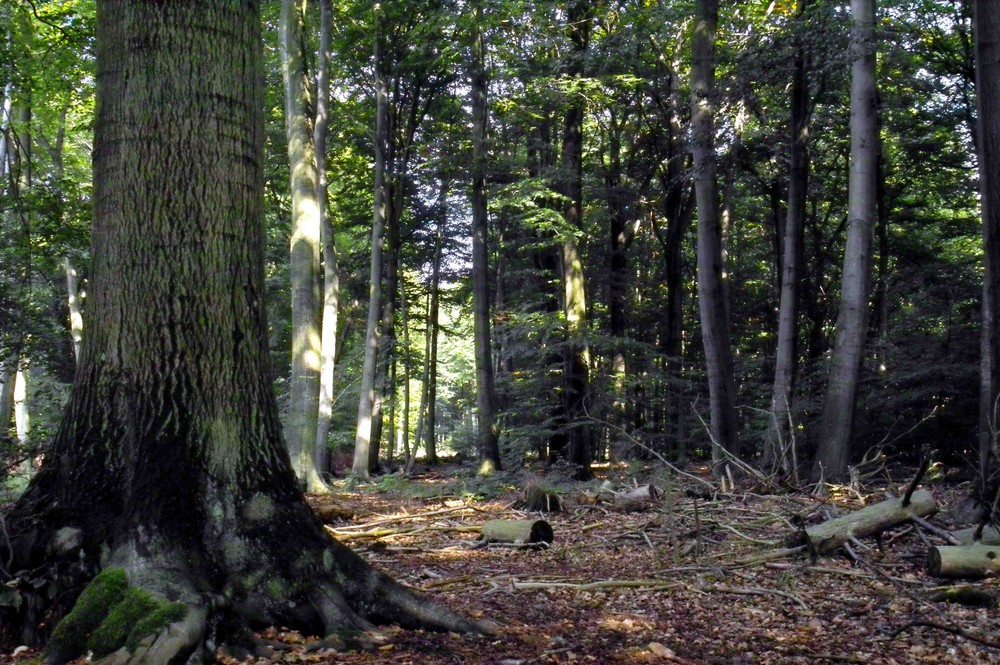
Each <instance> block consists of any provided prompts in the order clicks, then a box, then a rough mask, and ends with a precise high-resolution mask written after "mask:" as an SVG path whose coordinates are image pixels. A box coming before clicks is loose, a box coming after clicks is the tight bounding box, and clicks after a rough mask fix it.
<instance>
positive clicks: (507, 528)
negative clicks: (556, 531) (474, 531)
mask: <svg viewBox="0 0 1000 665" xmlns="http://www.w3.org/2000/svg"><path fill="white" fill-rule="evenodd" d="M481 537H482V539H483V540H485V541H486V542H488V543H514V544H515V545H531V544H539V545H540V544H545V545H551V544H552V540H553V533H552V527H551V526H550V525H549V523H548V522H546V521H545V520H490V521H489V522H487V523H486V524H484V525H483V530H482V535H481Z"/></svg>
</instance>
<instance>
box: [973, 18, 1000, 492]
mask: <svg viewBox="0 0 1000 665" xmlns="http://www.w3.org/2000/svg"><path fill="white" fill-rule="evenodd" d="M973 11H974V19H973V23H974V26H975V45H976V101H977V121H978V129H979V131H978V146H977V147H978V153H979V191H980V201H981V205H982V214H983V246H984V248H985V253H986V260H985V263H986V280H985V285H984V288H983V294H984V297H983V326H982V328H983V344H982V349H983V357H984V360H983V363H982V367H983V378H982V381H981V383H982V387H983V395H982V397H981V400H980V404H981V411H983V412H984V413H981V414H980V428H981V430H982V431H981V432H980V450H979V468H980V474H981V477H982V478H983V479H984V480H986V481H987V482H989V481H992V482H996V475H997V468H998V454H1000V451H998V447H997V432H998V431H1000V425H998V422H1000V418H998V417H997V413H998V412H1000V410H998V408H997V403H998V401H1000V398H998V394H1000V297H998V294H1000V8H998V7H997V3H996V2H993V1H991V0H974V2H973ZM993 491H996V490H995V489H994V490H993Z"/></svg>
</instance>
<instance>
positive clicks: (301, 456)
mask: <svg viewBox="0 0 1000 665" xmlns="http://www.w3.org/2000/svg"><path fill="white" fill-rule="evenodd" d="M304 33H305V1H304V0H282V3H281V71H282V77H283V80H284V84H285V128H286V131H287V139H288V162H289V166H290V169H291V192H292V233H291V263H290V268H289V275H290V279H291V291H292V365H291V367H292V369H291V378H290V380H289V392H290V396H289V406H288V416H287V418H286V428H285V438H286V439H287V440H288V451H289V453H290V454H291V457H292V466H293V468H294V469H295V475H296V476H297V477H298V479H299V482H301V483H302V484H303V485H304V486H305V487H306V489H307V490H308V491H310V492H318V491H325V490H326V489H327V488H326V484H325V482H324V481H323V479H322V478H321V477H320V475H319V473H318V471H317V469H316V463H315V453H316V429H317V422H318V412H317V409H318V407H319V374H320V355H321V350H320V330H319V320H318V319H319V311H320V310H319V266H320V209H319V204H318V199H317V170H316V150H315V146H314V145H313V126H312V119H311V113H312V108H311V105H312V99H311V96H310V92H309V75H308V71H307V66H306V60H305V47H306V46H305V34H304Z"/></svg>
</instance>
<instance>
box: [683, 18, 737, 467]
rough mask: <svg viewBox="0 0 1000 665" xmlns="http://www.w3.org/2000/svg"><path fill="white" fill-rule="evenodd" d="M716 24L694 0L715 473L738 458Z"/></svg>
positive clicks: (701, 265)
mask: <svg viewBox="0 0 1000 665" xmlns="http://www.w3.org/2000/svg"><path fill="white" fill-rule="evenodd" d="M718 23H719V3H718V0H698V2H697V4H696V6H695V25H694V36H693V39H692V44H691V48H692V56H693V66H692V67H691V82H692V93H691V154H692V158H693V166H694V189H695V199H696V204H695V205H696V208H697V211H698V308H699V310H700V312H701V338H702V344H703V346H704V348H705V361H706V363H707V365H708V390H709V403H710V414H711V435H712V440H713V445H712V463H713V465H714V466H715V472H716V473H721V472H722V471H723V469H722V466H723V465H724V464H725V462H726V454H727V453H731V454H735V455H738V454H739V439H738V432H737V426H736V379H735V376H734V369H733V350H732V347H731V341H730V337H729V303H728V299H727V296H726V288H725V279H726V277H725V274H724V272H725V270H724V266H723V257H722V226H721V220H720V218H719V193H718V184H717V183H716V179H715V173H716V168H715V154H714V152H715V104H716V102H715V99H714V97H715V41H716V31H717V29H718Z"/></svg>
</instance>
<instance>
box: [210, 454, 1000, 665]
mask: <svg viewBox="0 0 1000 665" xmlns="http://www.w3.org/2000/svg"><path fill="white" fill-rule="evenodd" d="M690 471H692V473H694V474H696V475H699V474H700V475H701V477H702V478H704V479H705V480H709V479H710V477H709V475H708V473H707V469H706V468H696V469H692V470H690ZM599 473H600V475H601V477H600V478H598V479H597V480H595V481H593V482H591V483H586V484H582V483H571V482H566V481H557V480H556V479H554V478H552V477H545V476H529V477H528V478H527V479H526V478H525V476H524V474H521V475H519V476H517V477H514V476H507V477H506V478H507V481H509V483H510V484H509V485H505V484H504V482H505V481H504V479H503V478H504V477H501V478H500V479H494V480H493V481H482V480H479V479H477V478H476V476H475V475H474V473H473V470H472V469H470V468H469V467H461V466H457V465H455V466H444V467H440V468H436V469H434V470H426V469H425V470H422V471H420V472H418V473H417V474H415V475H414V476H413V477H412V478H408V479H407V478H403V477H401V476H398V475H390V476H383V477H382V478H381V479H380V480H379V481H378V482H376V483H373V484H370V485H360V486H354V487H351V486H350V485H348V484H346V483H340V484H339V485H338V486H337V491H336V493H335V494H333V495H331V496H326V497H320V496H311V497H309V500H310V502H311V503H312V505H313V506H314V507H315V508H316V509H317V511H318V512H319V513H320V515H322V516H323V518H324V521H325V522H326V523H327V525H328V527H327V528H328V529H330V530H331V532H333V533H334V535H336V536H337V537H339V538H340V539H341V540H342V541H343V542H345V544H347V545H349V546H350V547H352V548H354V549H355V550H356V551H358V552H359V553H360V554H361V555H362V556H364V557H365V558H366V559H367V560H368V561H370V562H371V563H372V564H373V565H375V566H376V567H377V568H379V569H380V570H382V571H384V572H386V573H388V574H389V575H391V576H392V577H394V578H395V579H397V580H399V581H400V582H402V583H403V584H405V585H408V586H410V587H412V588H415V589H419V590H421V591H423V592H425V593H427V594H428V595H430V596H432V597H433V598H435V599H436V600H437V601H439V602H440V603H443V604H444V605H447V606H449V607H451V608H452V609H454V610H455V611H457V612H460V613H463V614H465V615H468V616H471V617H473V618H476V619H488V620H490V621H492V622H494V623H495V624H496V625H497V626H498V628H499V632H498V635H497V636H495V637H482V636H466V635H457V634H441V633H432V632H425V631H410V630H401V629H399V628H396V627H388V628H383V629H381V630H380V631H379V634H378V636H377V637H376V638H375V639H374V640H373V643H372V644H371V646H370V648H368V649H361V650H354V651H343V652H335V651H332V650H325V651H324V650H319V651H310V650H309V649H307V647H306V645H307V644H308V642H310V641H312V640H314V639H315V637H313V636H303V635H299V634H297V633H293V632H290V631H287V630H272V631H269V632H268V633H267V634H265V635H264V637H266V638H269V639H271V640H276V641H278V642H282V643H284V644H285V645H286V648H285V649H284V650H279V651H277V652H275V654H274V655H273V657H271V658H269V659H257V660H250V661H236V660H233V659H229V658H226V657H224V656H223V657H222V660H223V662H225V663H229V664H230V665H231V664H234V663H237V662H246V663H255V664H259V665H263V664H265V663H351V664H357V665H361V664H365V665H368V664H374V663H396V664H400V665H402V664H407V663H410V664H413V665H438V664H445V663H448V664H451V663H471V664H477V665H479V664H482V665H487V664H490V665H529V664H532V665H534V664H538V665H545V664H557V663H569V664H583V663H686V664H696V663H697V664H701V663H711V664H727V665H737V664H740V665H743V664H750V663H761V664H764V663H872V664H877V663H900V664H903V663H960V664H970V663H1000V612H998V611H997V610H996V609H986V608H982V607H966V606H962V605H958V604H947V603H943V602H934V601H933V600H931V598H932V597H933V595H934V593H935V592H936V591H938V590H940V589H941V588H943V587H946V586H951V585H949V584H947V583H946V581H942V580H937V579H935V578H932V577H931V576H930V575H929V574H928V573H927V571H926V552H927V547H928V543H930V544H945V542H944V540H942V539H941V538H939V537H937V536H935V535H934V534H932V533H929V532H925V531H924V530H923V529H921V530H920V531H919V532H918V530H917V529H918V527H916V526H913V525H904V526H900V527H899V528H897V529H894V530H892V531H890V532H887V533H885V534H883V537H882V539H881V544H878V543H876V542H875V541H874V540H869V541H863V542H861V543H859V544H855V546H854V547H853V550H852V554H853V557H852V556H850V555H849V554H848V553H847V552H841V553H837V554H833V555H829V556H825V557H820V558H818V559H817V560H815V561H813V560H811V559H810V557H809V556H808V554H806V553H804V552H803V551H801V550H802V548H799V549H793V548H791V547H789V542H790V540H791V539H792V538H793V537H794V535H795V534H796V532H797V527H796V526H795V525H796V524H800V523H802V521H803V520H804V521H805V523H807V524H808V523H816V522H820V521H823V520H824V519H826V518H827V517H828V516H830V515H836V514H842V513H845V512H848V511H852V510H857V509H859V508H861V507H863V506H864V505H866V504H871V503H876V502H879V501H882V500H884V499H885V497H886V493H887V492H891V493H892V494H893V495H895V496H900V495H902V494H903V493H904V492H905V490H906V485H907V484H908V482H909V478H901V479H900V480H899V481H898V483H890V482H882V483H878V484H873V485H871V486H868V487H865V488H864V490H860V489H858V488H855V489H854V490H851V489H849V488H835V489H834V491H832V492H831V494H830V496H828V497H826V498H824V499H821V498H818V497H815V496H812V495H809V494H806V493H794V492H785V493H781V494H775V493H766V492H764V491H762V489H761V488H758V491H756V492H754V491H738V492H734V493H715V494H714V495H712V494H707V493H706V490H707V489H708V488H707V486H706V485H705V484H703V483H701V482H698V481H696V480H694V479H692V478H688V479H684V480H683V482H680V481H677V480H676V479H671V477H669V476H667V475H666V474H665V473H663V472H661V471H658V470H656V469H649V468H647V469H644V470H637V469H636V468H635V467H633V468H631V469H624V468H623V469H615V470H610V469H604V470H601V471H599ZM904 473H905V472H904ZM640 478H641V480H639V482H652V483H654V484H655V485H656V486H658V487H659V488H660V489H661V490H663V492H662V494H660V496H659V498H658V500H657V501H656V502H653V503H651V504H650V505H648V506H646V507H645V509H642V510H632V511H627V510H621V509H616V508H615V507H614V506H612V505H611V504H608V503H600V502H599V503H593V499H594V496H593V495H594V493H595V491H596V489H597V487H598V486H599V485H600V483H601V482H603V481H608V482H610V483H611V484H613V485H615V486H617V487H627V486H634V485H635V484H636V482H637V479H640ZM526 480H527V482H535V483H537V484H538V486H540V487H542V488H545V489H546V490H550V491H553V490H555V491H558V492H559V493H560V494H561V496H562V497H563V499H564V504H565V505H564V509H563V510H562V511H560V512H554V513H546V514H544V516H543V515H542V514H541V513H538V512H531V513H529V512H526V511H525V510H523V507H522V503H521V498H522V497H523V494H524V492H523V489H521V488H522V487H523V483H524V482H526ZM519 485H520V487H519ZM924 487H927V488H929V489H930V490H931V492H932V493H933V494H934V496H935V498H936V499H937V501H938V504H939V505H940V507H941V508H942V512H941V513H939V514H938V516H937V517H935V518H934V519H933V520H932V522H933V523H934V524H936V525H938V526H941V527H943V528H950V527H954V526H956V524H954V523H950V522H949V521H948V520H949V515H950V514H952V512H953V511H949V510H948V509H949V508H954V507H956V506H959V505H960V504H961V503H962V501H963V500H964V499H965V498H966V497H967V496H968V494H969V487H968V484H967V483H962V484H955V483H945V482H942V481H938V482H934V481H928V482H926V483H925V484H924ZM699 495H700V497H701V498H698V497H699ZM529 518H530V519H542V518H544V519H545V520H546V521H547V522H548V523H549V524H551V526H552V529H553V531H554V541H553V543H552V545H551V546H550V547H548V548H543V549H530V548H525V547H519V546H514V545H507V546H504V545H502V544H490V545H484V544H483V543H481V542H480V541H479V533H478V532H479V528H480V527H481V525H482V524H484V523H485V522H487V521H488V520H493V519H511V520H513V519H529ZM957 526H965V525H964V524H959V525H957ZM973 586H975V587H976V588H977V589H979V590H982V591H986V592H988V593H991V594H992V595H993V596H994V597H996V596H998V595H1000V580H998V579H990V580H985V581H979V582H974V583H973Z"/></svg>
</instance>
